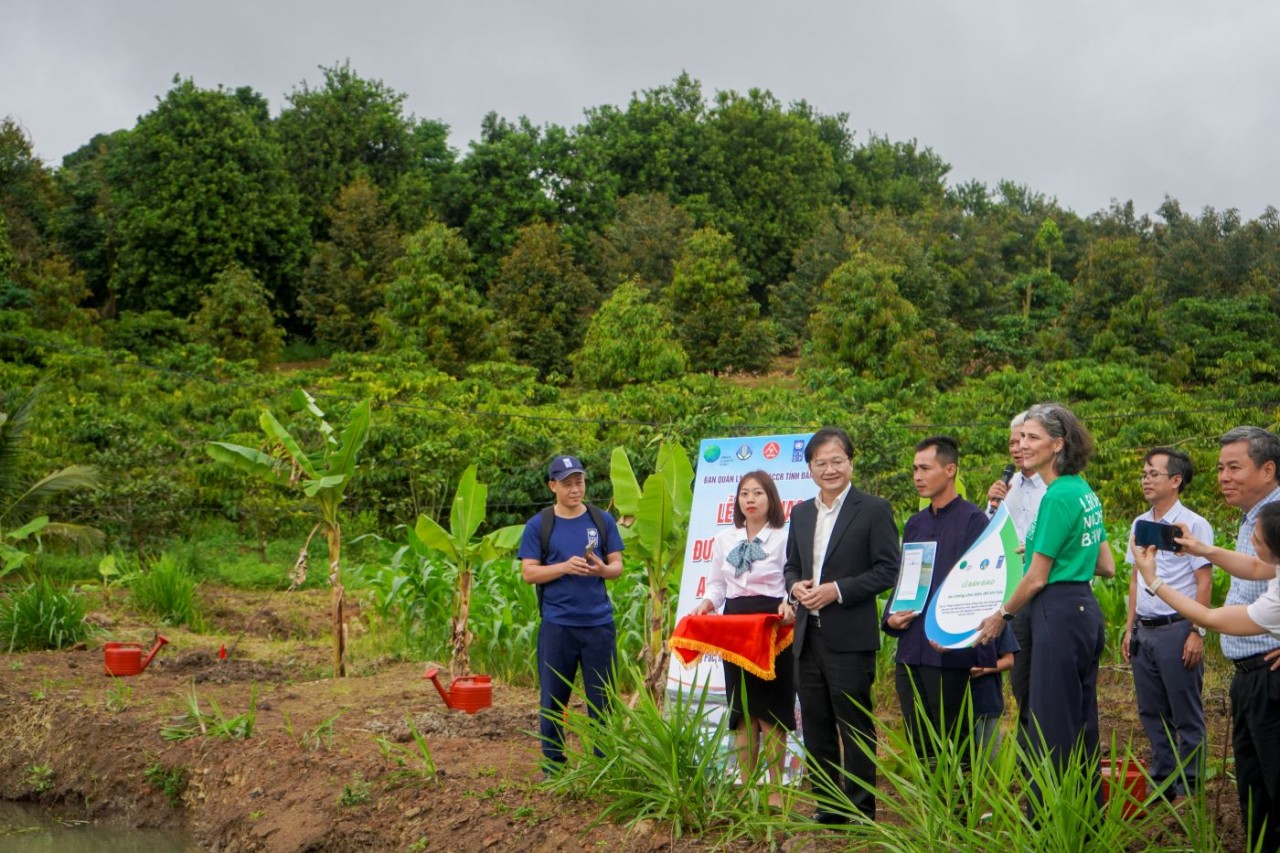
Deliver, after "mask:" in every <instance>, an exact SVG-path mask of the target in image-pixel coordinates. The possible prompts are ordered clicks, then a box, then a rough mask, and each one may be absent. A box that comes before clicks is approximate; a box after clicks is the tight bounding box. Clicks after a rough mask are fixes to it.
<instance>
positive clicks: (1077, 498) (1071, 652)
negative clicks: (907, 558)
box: [978, 403, 1116, 804]
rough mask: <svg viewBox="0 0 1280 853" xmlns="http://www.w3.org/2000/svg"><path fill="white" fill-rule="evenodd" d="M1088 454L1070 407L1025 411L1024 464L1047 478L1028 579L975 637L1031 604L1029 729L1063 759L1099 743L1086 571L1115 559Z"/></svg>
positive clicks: (1095, 617) (1096, 630)
mask: <svg viewBox="0 0 1280 853" xmlns="http://www.w3.org/2000/svg"><path fill="white" fill-rule="evenodd" d="M1092 455H1093V439H1092V438H1091V437H1090V435H1089V433H1088V431H1087V430H1085V428H1084V424H1082V423H1081V422H1080V419H1079V418H1077V417H1076V416H1075V415H1074V414H1073V413H1072V412H1071V411H1070V410H1069V409H1067V408H1066V407H1064V406H1059V405H1057V404H1054V403H1043V404H1040V405H1036V406H1032V407H1031V408H1030V409H1029V410H1028V411H1027V419H1026V422H1025V423H1024V424H1023V425H1022V464H1023V466H1024V467H1026V468H1030V469H1033V470H1035V472H1036V473H1037V474H1039V475H1040V476H1041V478H1042V479H1043V480H1044V482H1045V484H1046V486H1047V488H1046V490H1045V494H1044V498H1043V500H1042V501H1041V502H1040V509H1039V511H1038V512H1037V514H1036V519H1035V521H1034V522H1032V525H1031V528H1030V529H1029V530H1028V532H1027V545H1026V566H1025V572H1024V574H1023V576H1022V580H1021V581H1019V583H1018V586H1017V587H1016V588H1015V589H1014V591H1013V595H1012V596H1010V597H1009V599H1008V600H1007V601H1006V602H1005V603H1004V604H1003V605H1001V606H1000V607H999V608H998V609H997V610H996V612H995V613H992V614H991V615H990V616H988V617H987V618H986V619H984V620H983V621H982V624H981V626H980V627H979V640H978V642H981V643H989V642H993V641H995V639H996V638H997V637H998V636H999V635H1000V632H1001V630H1002V629H1003V628H1004V624H1005V622H1006V621H1009V620H1011V619H1012V618H1013V614H1014V613H1017V612H1018V611H1020V610H1022V609H1023V608H1024V607H1025V608H1030V612H1031V638H1032V639H1031V649H1032V651H1031V691H1030V701H1029V704H1030V706H1031V718H1032V729H1031V730H1030V731H1029V732H1026V733H1025V734H1026V736H1027V737H1029V738H1030V740H1031V741H1032V742H1031V743H1030V744H1028V746H1029V747H1030V748H1031V749H1032V750H1033V751H1039V749H1040V748H1042V747H1043V749H1045V750H1046V751H1047V752H1048V754H1049V755H1051V756H1052V757H1053V760H1054V763H1055V765H1056V766H1057V767H1059V768H1064V767H1065V766H1066V765H1067V762H1068V760H1069V757H1070V755H1071V753H1072V751H1073V750H1074V749H1077V748H1081V747H1082V748H1083V749H1084V751H1085V754H1086V755H1088V756H1096V755H1097V753H1098V691H1097V687H1098V661H1099V659H1100V658H1101V657H1102V648H1103V644H1104V641H1105V631H1104V625H1103V620H1102V609H1101V608H1100V607H1099V606H1098V601H1097V599H1096V598H1094V595H1093V590H1092V588H1091V587H1090V586H1089V581H1090V580H1091V579H1092V578H1093V576H1094V575H1101V576H1102V577H1112V576H1114V575H1115V571H1116V566H1115V558H1114V557H1113V556H1112V554H1111V548H1110V547H1109V546H1108V545H1107V543H1106V540H1107V534H1106V531H1105V529H1104V527H1103V519H1102V503H1101V502H1100V501H1099V500H1098V496H1097V495H1096V494H1094V492H1093V489H1091V488H1090V487H1089V484H1088V483H1086V482H1085V481H1084V479H1083V478H1082V477H1081V476H1080V473H1081V472H1082V471H1084V469H1085V466H1086V465H1088V464H1089V458H1090V457H1091V456H1092ZM1037 731H1039V736H1037V734H1036V732H1037ZM1090 760H1091V761H1092V759H1090ZM1093 766H1094V767H1095V768H1096V767H1097V764H1096V762H1095V763H1094V764H1093ZM1095 772H1096V770H1095ZM1033 795H1034V790H1033ZM1100 796H1101V794H1100V793H1099V797H1100ZM1099 804H1101V801H1100V800H1099Z"/></svg>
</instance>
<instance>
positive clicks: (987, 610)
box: [924, 503, 1022, 649]
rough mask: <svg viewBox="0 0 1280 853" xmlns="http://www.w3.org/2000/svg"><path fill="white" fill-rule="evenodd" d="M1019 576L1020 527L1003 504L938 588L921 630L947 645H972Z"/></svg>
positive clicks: (965, 646)
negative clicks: (984, 620) (980, 625)
mask: <svg viewBox="0 0 1280 853" xmlns="http://www.w3.org/2000/svg"><path fill="white" fill-rule="evenodd" d="M1020 580H1022V555H1021V554H1019V553H1018V531H1017V528H1016V527H1014V524H1013V519H1012V518H1010V517H1009V511H1008V510H1007V509H1006V508H1005V505H1004V504H1003V503H1001V504H1000V508H999V509H998V510H996V514H995V517H994V518H992V519H991V523H990V524H988V525H987V529H986V530H984V531H982V535H981V536H979V537H978V541H977V542H974V543H973V545H972V546H970V548H969V550H968V551H966V552H965V553H964V556H963V557H961V558H960V561H959V562H958V563H956V564H955V566H954V567H953V568H952V569H951V571H950V572H949V573H948V574H947V576H946V577H945V578H944V579H943V581H942V585H941V586H940V587H938V592H937V594H936V595H935V596H934V597H933V601H932V602H931V603H930V605H929V607H928V609H927V610H926V611H925V623H924V634H925V636H926V637H928V638H929V639H930V640H931V641H933V642H934V643H937V644H938V645H939V646H942V647H943V648H947V649H963V648H967V647H969V646H972V645H973V643H974V640H976V639H977V637H978V625H979V624H980V623H981V622H982V620H983V619H985V618H987V617H988V616H990V615H991V614H992V613H993V612H995V610H996V608H998V607H999V606H1000V605H1001V604H1003V603H1004V602H1005V600H1006V599H1008V597H1009V595H1010V594H1012V593H1013V589H1014V587H1016V586H1017V585H1018V581H1020Z"/></svg>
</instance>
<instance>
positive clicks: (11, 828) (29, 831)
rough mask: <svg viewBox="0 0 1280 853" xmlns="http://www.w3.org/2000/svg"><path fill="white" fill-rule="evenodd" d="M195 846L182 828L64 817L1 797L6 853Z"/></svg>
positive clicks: (147, 851) (0, 832) (162, 852)
mask: <svg viewBox="0 0 1280 853" xmlns="http://www.w3.org/2000/svg"><path fill="white" fill-rule="evenodd" d="M197 849H199V848H197V847H196V845H195V843H194V842H193V841H192V840H191V839H190V838H188V837H187V836H186V834H185V833H182V832H176V831H173V830H167V829H121V828H119V827H114V826H103V825H102V824H93V823H88V822H86V821H77V820H67V819H64V818H60V817H58V816H57V815H56V814H54V813H53V812H50V811H49V810H47V809H42V808H40V807H39V806H34V805H31V804H29V803H13V802H5V801H0V850H4V851H5V853H29V851H30V853H34V851H41V850H48V851H57V853H187V851H190V850H197Z"/></svg>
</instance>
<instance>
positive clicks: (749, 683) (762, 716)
mask: <svg viewBox="0 0 1280 853" xmlns="http://www.w3.org/2000/svg"><path fill="white" fill-rule="evenodd" d="M781 603H782V599H781V598H770V597H769V596H767V595H744V596H742V597H741V598H728V599H725V602H724V612H725V615H726V616H727V615H731V614H742V613H777V612H778V605H779V604H781ZM721 663H723V664H724V686H725V691H726V693H727V694H728V700H729V728H731V729H736V728H737V727H738V725H739V724H740V723H741V722H742V716H743V713H744V710H743V709H744V703H743V688H745V689H746V697H745V698H746V702H745V709H746V713H747V714H749V715H750V716H752V717H754V718H755V719H757V720H764V721H765V722H767V723H771V724H773V725H777V726H782V727H783V728H784V729H786V730H787V731H789V732H793V731H795V730H796V656H795V654H794V653H792V651H791V649H790V648H786V649H783V650H782V651H781V652H779V653H778V656H777V657H775V658H774V659H773V671H774V674H775V677H774V679H773V681H765V680H764V679H763V678H759V677H758V676H755V675H752V674H751V673H749V672H746V671H744V670H743V669H742V667H740V666H738V665H737V664H733V663H729V662H728V661H727V660H722V661H721Z"/></svg>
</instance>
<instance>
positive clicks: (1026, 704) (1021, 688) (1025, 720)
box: [1009, 605, 1033, 743]
mask: <svg viewBox="0 0 1280 853" xmlns="http://www.w3.org/2000/svg"><path fill="white" fill-rule="evenodd" d="M1013 636H1014V637H1015V638H1016V639H1017V640H1018V646H1019V651H1017V652H1014V655H1013V669H1012V670H1010V671H1009V687H1010V688H1011V689H1012V690H1013V698H1014V700H1015V701H1016V702H1017V703H1018V728H1017V734H1018V737H1019V738H1021V739H1023V742H1024V743H1025V742H1026V740H1025V739H1026V737H1027V736H1028V734H1029V733H1030V732H1031V731H1033V729H1032V728H1031V606H1030V605H1028V606H1026V607H1024V608H1022V609H1021V610H1019V611H1018V612H1017V613H1015V614H1013Z"/></svg>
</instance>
